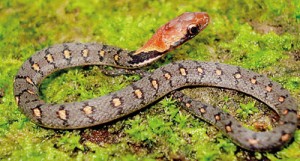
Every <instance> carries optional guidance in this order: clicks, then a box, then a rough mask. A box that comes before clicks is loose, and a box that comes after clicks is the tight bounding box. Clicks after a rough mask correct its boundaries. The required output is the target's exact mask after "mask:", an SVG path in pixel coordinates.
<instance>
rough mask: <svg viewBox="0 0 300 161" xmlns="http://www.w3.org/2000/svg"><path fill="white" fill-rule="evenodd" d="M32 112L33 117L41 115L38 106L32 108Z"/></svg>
mask: <svg viewBox="0 0 300 161" xmlns="http://www.w3.org/2000/svg"><path fill="white" fill-rule="evenodd" d="M33 114H34V116H35V117H41V116H42V113H41V110H40V109H39V108H34V109H33Z"/></svg>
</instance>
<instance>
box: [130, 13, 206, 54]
mask: <svg viewBox="0 0 300 161" xmlns="http://www.w3.org/2000/svg"><path fill="white" fill-rule="evenodd" d="M208 23H209V16H208V14H207V13H205V12H186V13H183V14H181V15H180V16H178V17H176V18H175V19H173V20H171V21H169V22H168V23H166V24H165V25H163V26H161V27H160V28H159V29H158V30H157V31H156V33H155V34H154V35H153V36H152V37H151V38H150V39H149V41H148V42H147V43H145V45H144V46H143V47H141V48H140V49H138V50H137V51H136V52H135V53H134V55H137V54H140V53H147V52H148V53H151V52H158V53H161V55H163V54H164V53H166V52H168V51H170V50H172V49H174V48H176V47H178V46H180V45H181V44H183V43H184V42H186V41H188V40H190V39H191V38H193V37H195V36H196V35H198V33H200V32H201V31H202V30H203V29H205V27H206V26H207V25H208ZM156 55H157V54H156Z"/></svg>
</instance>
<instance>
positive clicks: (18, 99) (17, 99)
mask: <svg viewBox="0 0 300 161" xmlns="http://www.w3.org/2000/svg"><path fill="white" fill-rule="evenodd" d="M15 99H16V102H17V105H19V101H20V98H19V97H16V98H15Z"/></svg>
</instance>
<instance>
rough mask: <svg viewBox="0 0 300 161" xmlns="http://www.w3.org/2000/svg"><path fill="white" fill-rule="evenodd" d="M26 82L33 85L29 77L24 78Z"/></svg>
mask: <svg viewBox="0 0 300 161" xmlns="http://www.w3.org/2000/svg"><path fill="white" fill-rule="evenodd" d="M26 82H28V83H29V84H32V85H34V83H33V82H32V80H31V79H30V78H29V77H26Z"/></svg>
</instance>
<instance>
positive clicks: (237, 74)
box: [234, 73, 242, 79]
mask: <svg viewBox="0 0 300 161" xmlns="http://www.w3.org/2000/svg"><path fill="white" fill-rule="evenodd" d="M234 77H235V78H236V79H240V78H242V75H241V74H240V73H236V74H235V75H234Z"/></svg>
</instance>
